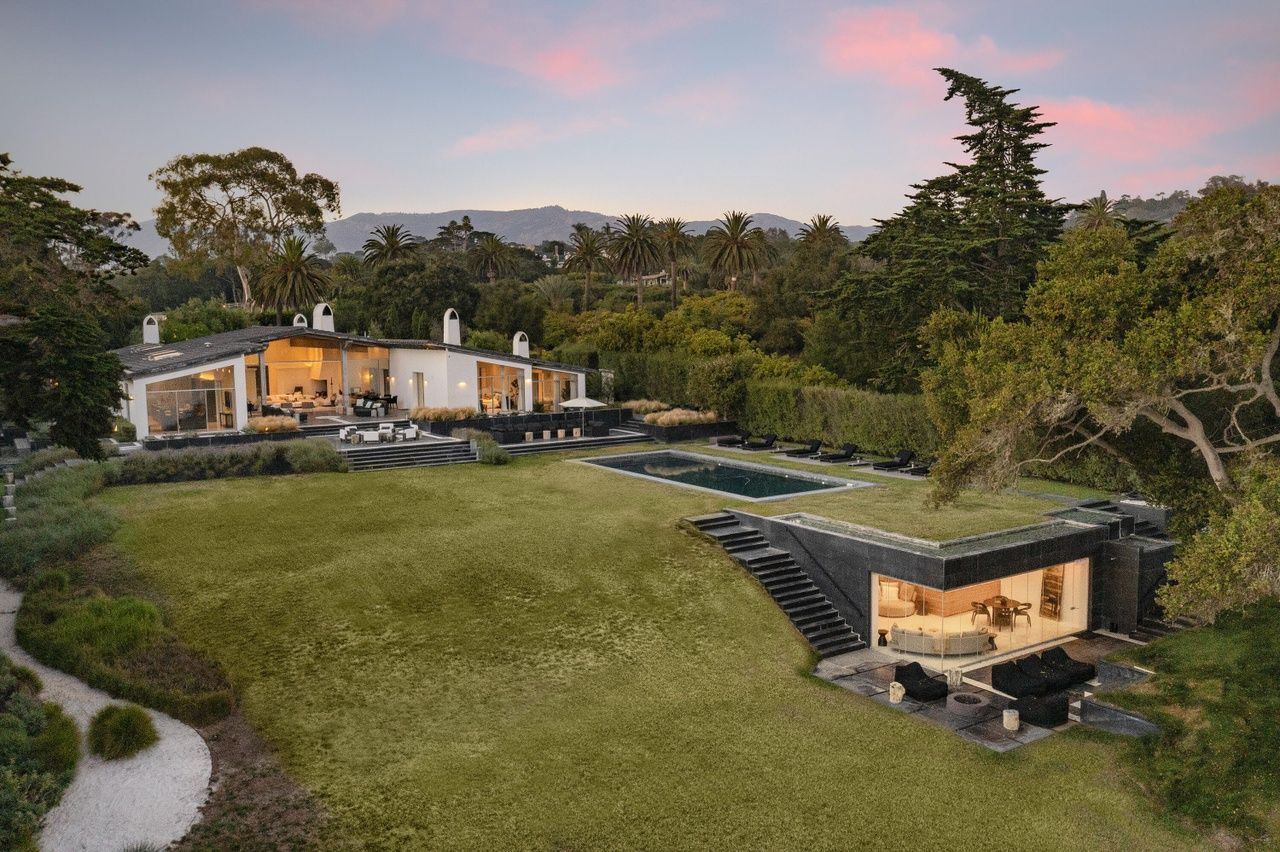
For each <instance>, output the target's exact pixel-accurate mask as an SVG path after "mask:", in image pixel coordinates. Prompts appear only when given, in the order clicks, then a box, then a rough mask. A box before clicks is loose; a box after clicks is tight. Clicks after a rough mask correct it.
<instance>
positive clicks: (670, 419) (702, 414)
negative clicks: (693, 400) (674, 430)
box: [644, 408, 720, 426]
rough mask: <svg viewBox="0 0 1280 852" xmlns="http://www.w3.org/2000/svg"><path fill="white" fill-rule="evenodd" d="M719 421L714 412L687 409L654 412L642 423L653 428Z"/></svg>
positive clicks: (646, 416)
mask: <svg viewBox="0 0 1280 852" xmlns="http://www.w3.org/2000/svg"><path fill="white" fill-rule="evenodd" d="M719 419H720V418H719V415H717V414H716V413H715V412H714V411H692V410H690V409H688V408H673V409H671V410H670V411H655V412H654V413H652V414H646V415H645V416H644V422H645V423H649V424H651V425H654V426H689V425H692V424H695V423H715V422H716V421H717V420H719Z"/></svg>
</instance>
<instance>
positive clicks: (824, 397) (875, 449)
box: [739, 381, 938, 457]
mask: <svg viewBox="0 0 1280 852" xmlns="http://www.w3.org/2000/svg"><path fill="white" fill-rule="evenodd" d="M739 425H741V426H742V427H744V428H746V429H750V430H751V431H753V432H756V433H761V434H763V433H766V432H773V433H775V434H778V435H783V436H786V437H791V438H795V439H797V440H809V439H819V440H821V441H822V442H823V443H825V444H828V445H830V446H835V447H838V446H840V445H842V444H845V443H851V444H856V445H857V446H858V447H859V448H861V449H862V450H863V451H864V452H868V453H879V454H880V455H893V454H895V453H897V452H898V451H899V450H902V449H910V450H914V451H915V453H916V455H918V456H922V457H923V456H927V455H931V454H933V453H934V452H935V451H936V449H937V446H938V436H937V434H936V433H935V432H934V429H933V424H932V423H931V422H930V420H929V416H928V412H927V411H926V409H925V404H924V400H923V399H922V398H921V397H919V396H915V395H911V394H881V393H876V392H875V391H865V390H855V389H852V388H839V387H809V386H805V385H801V384H796V383H793V382H777V381H757V382H749V383H748V384H747V399H746V412H745V414H744V415H743V416H742V417H741V418H740V419H739Z"/></svg>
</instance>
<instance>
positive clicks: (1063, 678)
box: [1016, 654, 1071, 692]
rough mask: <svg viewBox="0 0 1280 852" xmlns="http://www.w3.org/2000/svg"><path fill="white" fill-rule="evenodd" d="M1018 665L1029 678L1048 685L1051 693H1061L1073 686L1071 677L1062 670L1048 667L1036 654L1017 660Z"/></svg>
mask: <svg viewBox="0 0 1280 852" xmlns="http://www.w3.org/2000/svg"><path fill="white" fill-rule="evenodd" d="M1016 665H1017V666H1018V668H1019V669H1020V670H1021V671H1022V673H1023V674H1025V675H1026V676H1027V677H1033V678H1039V679H1040V680H1043V681H1044V682H1045V683H1047V684H1048V685H1049V692H1061V691H1062V690H1064V689H1066V688H1067V687H1068V686H1070V685H1071V675H1069V674H1067V673H1066V672H1064V671H1062V670H1061V669H1055V668H1050V667H1049V666H1046V665H1045V664H1044V663H1043V662H1041V660H1040V658H1039V657H1037V656H1036V655H1035V654H1031V655H1030V656H1027V657H1023V658H1022V659H1020V660H1017V661H1016Z"/></svg>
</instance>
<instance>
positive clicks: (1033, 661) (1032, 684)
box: [991, 647, 1097, 698]
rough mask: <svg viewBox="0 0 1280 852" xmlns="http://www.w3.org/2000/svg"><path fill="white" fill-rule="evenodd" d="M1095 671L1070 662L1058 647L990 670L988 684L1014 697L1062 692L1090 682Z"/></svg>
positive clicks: (1080, 663) (1064, 652) (1063, 651)
mask: <svg viewBox="0 0 1280 852" xmlns="http://www.w3.org/2000/svg"><path fill="white" fill-rule="evenodd" d="M1096 674H1097V670H1096V669H1095V668H1094V667H1093V666H1092V665H1090V664H1089V663H1082V662H1080V661H1079V660H1073V659H1072V658H1071V657H1070V656H1069V655H1068V654H1067V652H1066V651H1065V650H1063V649H1062V648H1060V647H1056V648H1050V649H1049V650H1047V651H1045V652H1044V653H1043V654H1041V655H1040V656H1036V655H1035V654H1030V655H1028V656H1026V657H1023V658H1021V659H1019V660H1017V661H1014V662H1008V663H999V664H998V665H994V666H992V667H991V685H992V686H994V687H995V688H996V689H998V690H1000V691H1001V692H1003V693H1005V694H1006V695H1012V696H1013V697H1014V698H1024V697H1027V696H1040V695H1047V694H1049V693H1054V692H1062V691H1063V690H1066V689H1068V688H1069V687H1072V686H1076V685H1077V684H1081V683H1084V682H1085V681H1087V680H1092V679H1093V678H1094V676H1095V675H1096Z"/></svg>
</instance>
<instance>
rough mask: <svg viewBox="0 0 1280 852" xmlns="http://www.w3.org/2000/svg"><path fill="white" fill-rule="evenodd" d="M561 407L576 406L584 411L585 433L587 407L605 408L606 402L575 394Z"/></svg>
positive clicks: (583, 423)
mask: <svg viewBox="0 0 1280 852" xmlns="http://www.w3.org/2000/svg"><path fill="white" fill-rule="evenodd" d="M560 407H561V408H569V409H573V408H576V409H578V411H580V412H581V413H582V432H583V434H586V431H587V409H588V408H604V407H605V403H603V402H600V400H598V399H592V398H591V397H589V396H575V397H574V398H573V399H566V400H565V401H564V402H562V403H560Z"/></svg>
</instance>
